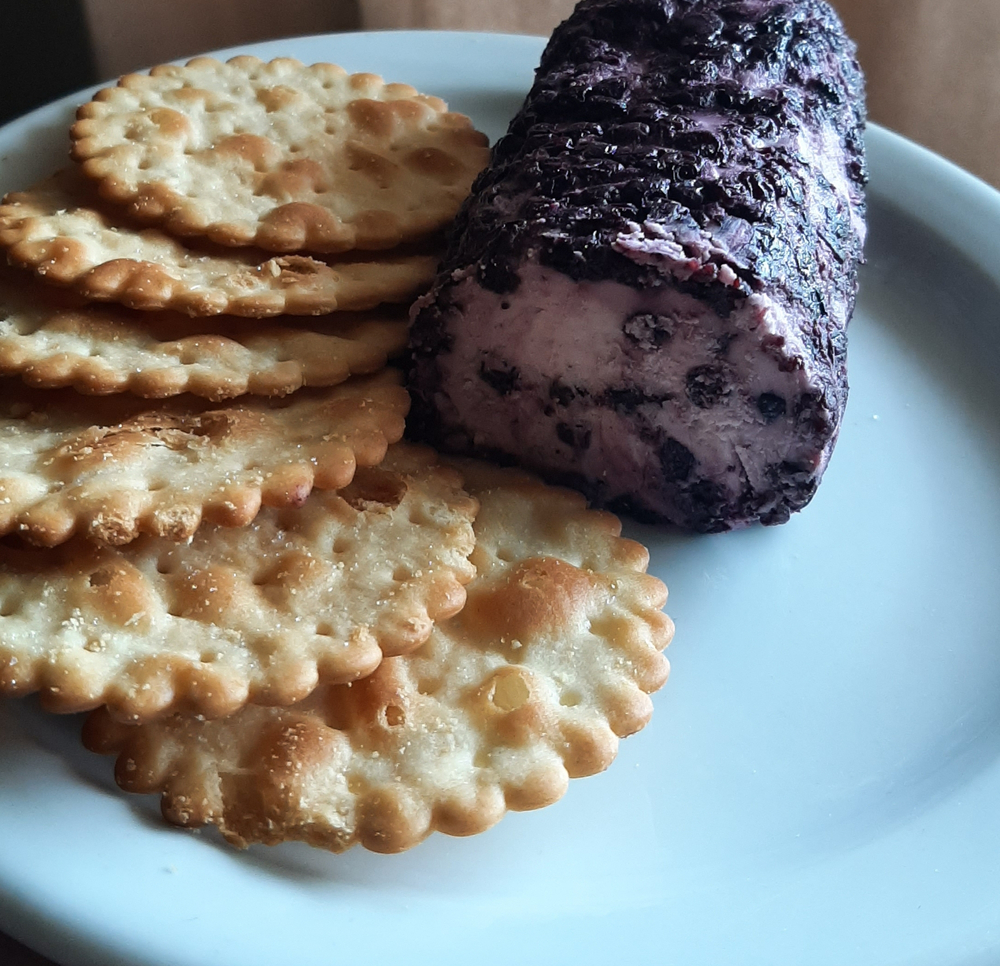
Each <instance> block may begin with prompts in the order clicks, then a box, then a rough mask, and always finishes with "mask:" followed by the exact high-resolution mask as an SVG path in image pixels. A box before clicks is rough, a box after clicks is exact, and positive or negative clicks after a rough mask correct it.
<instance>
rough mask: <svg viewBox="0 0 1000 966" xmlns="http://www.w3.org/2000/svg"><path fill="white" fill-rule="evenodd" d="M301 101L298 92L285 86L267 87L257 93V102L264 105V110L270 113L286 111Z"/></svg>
mask: <svg viewBox="0 0 1000 966" xmlns="http://www.w3.org/2000/svg"><path fill="white" fill-rule="evenodd" d="M301 99H302V98H301V96H300V94H299V93H298V91H296V90H294V89H292V88H291V87H287V86H285V85H284V84H278V85H277V86H275V87H265V88H262V89H260V90H258V91H257V100H258V101H260V103H261V104H263V105H264V109H265V110H266V111H267V112H268V113H272V112H274V111H283V110H286V109H288V108H290V107H292V106H293V105H294V104H295V103H296V102H297V101H300V100H301Z"/></svg>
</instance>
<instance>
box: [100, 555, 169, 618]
mask: <svg viewBox="0 0 1000 966" xmlns="http://www.w3.org/2000/svg"><path fill="white" fill-rule="evenodd" d="M87 584H88V586H89V589H90V590H89V594H88V603H89V604H90V606H91V607H93V608H94V609H95V610H97V611H100V612H101V613H102V614H104V615H106V616H107V617H108V619H109V620H111V621H112V622H113V623H115V624H117V625H119V626H125V625H127V624H130V623H132V624H134V623H135V622H136V621H137V620H140V621H142V620H143V619H144V620H145V621H146V622H148V619H149V615H150V611H151V610H152V608H153V606H154V605H153V598H152V596H151V594H150V589H149V586H148V584H147V583H146V579H145V577H143V575H142V574H141V573H140V572H139V571H138V570H136V568H135V567H133V566H131V565H130V564H128V563H126V562H125V561H116V562H114V563H108V564H105V565H104V566H102V567H100V568H98V569H97V570H95V571H93V572H92V573H91V574H90V576H89V577H88V579H87Z"/></svg>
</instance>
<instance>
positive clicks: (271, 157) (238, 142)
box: [214, 134, 283, 171]
mask: <svg viewBox="0 0 1000 966" xmlns="http://www.w3.org/2000/svg"><path fill="white" fill-rule="evenodd" d="M214 150H215V153H216V154H218V155H226V154H231V155H234V156H235V157H238V158H242V159H243V160H245V161H247V162H249V164H250V165H252V167H253V169H254V171H270V170H272V169H273V168H276V167H277V166H278V165H279V164H280V163H281V159H282V157H283V155H282V151H281V149H280V148H279V147H278V145H276V144H275V143H274V142H273V141H271V140H270V139H268V138H266V137H261V136H260V135H257V134H233V135H231V136H230V137H227V138H224V139H223V140H221V141H219V142H218V143H217V144H216V145H215V149H214Z"/></svg>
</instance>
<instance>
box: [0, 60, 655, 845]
mask: <svg viewBox="0 0 1000 966" xmlns="http://www.w3.org/2000/svg"><path fill="white" fill-rule="evenodd" d="M70 134H71V139H72V143H73V149H72V156H73V158H74V160H75V161H76V162H77V163H76V164H75V165H72V166H71V167H70V168H69V169H67V170H65V171H62V172H59V173H57V174H55V175H54V176H52V177H50V178H49V179H47V180H46V181H43V182H42V183H40V184H38V185H36V186H34V187H32V188H29V189H27V190H25V191H21V192H17V193H14V194H11V195H8V196H7V198H5V199H4V202H3V204H2V206H0V246H2V247H3V249H4V250H5V251H6V254H7V260H8V262H9V266H7V267H4V268H3V269H2V270H0V373H2V374H3V375H2V380H0V438H2V442H3V449H2V455H0V534H2V539H0V694H2V695H5V696H8V697H13V696H20V695H26V694H29V693H33V692H38V693H39V695H40V700H41V703H42V705H43V707H45V708H46V709H48V710H51V711H55V712H80V711H92V712H93V713H92V714H91V715H90V717H89V718H88V720H87V724H86V726H85V733H84V740H85V743H86V744H87V746H88V747H90V748H92V749H93V750H95V751H100V752H104V753H110V754H115V755H117V767H116V777H117V780H118V783H119V784H120V785H121V787H122V788H124V789H126V790H129V791H137V792H158V793H160V794H161V796H162V803H163V811H164V815H165V817H166V818H167V819H168V820H169V821H171V822H174V823H178V824H181V825H188V826H197V825H202V824H206V823H211V824H214V825H216V826H217V827H218V828H219V829H220V830H221V832H222V834H223V835H224V836H225V837H226V839H227V840H229V841H230V842H232V843H234V844H236V845H240V846H245V845H247V844H249V843H252V842H266V843H276V842H280V841H285V840H289V839H298V840H303V841H306V842H309V843H312V844H314V845H318V846H322V847H324V848H328V849H332V850H334V851H341V850H343V849H345V848H348V847H349V846H351V845H353V844H355V843H359V842H360V843H361V844H362V845H364V846H366V847H367V848H370V849H374V850H377V851H383V852H392V851H399V850H402V849H405V848H408V847H410V846H412V845H414V844H416V843H417V842H419V841H420V840H421V839H423V838H424V837H425V836H426V835H427V834H429V833H430V832H431V831H433V830H439V831H443V832H447V833H450V834H457V835H467V834H471V833H473V832H478V831H481V830H483V829H485V828H488V827H489V826H490V825H492V824H493V823H495V822H496V821H497V820H498V819H499V818H500V817H501V815H502V814H503V813H504V811H505V810H507V809H530V808H538V807H540V806H542V805H546V804H549V803H550V802H553V801H555V800H556V799H558V798H559V797H560V796H561V795H562V794H563V792H564V790H565V787H566V784H567V780H568V779H569V778H572V777H577V776H582V775H589V774H592V773H594V772H597V771H600V770H602V769H603V768H605V767H607V765H608V764H609V763H610V762H611V760H612V759H613V757H614V755H615V752H616V749H617V744H618V739H619V738H620V737H622V736H624V735H628V734H631V733H632V732H634V731H636V730H638V729H639V728H641V727H642V726H643V725H644V724H645V723H646V721H647V720H648V718H649V715H650V713H651V709H652V705H651V702H650V699H649V697H648V695H649V694H650V693H651V692H652V691H655V690H656V689H657V688H659V687H660V686H661V685H662V684H663V682H664V681H665V679H666V675H667V668H668V665H667V662H666V660H665V658H664V657H663V655H662V653H661V652H662V650H663V648H664V647H665V645H666V644H667V643H668V642H669V640H670V637H671V634H672V624H671V622H670V620H669V618H667V617H666V616H665V615H664V614H663V612H662V610H661V608H662V606H663V604H664V602H665V600H666V588H665V587H664V586H663V584H662V583H661V582H660V581H658V580H656V579H655V578H652V577H650V576H648V575H647V574H646V573H645V569H646V564H647V561H648V554H647V553H646V551H645V549H644V548H642V547H641V546H640V545H639V544H637V543H634V542H632V541H629V540H623V539H622V538H621V537H620V536H619V534H620V525H619V523H618V521H617V520H616V519H615V518H614V517H613V516H611V515H610V514H607V513H600V512H594V511H590V510H588V509H587V508H586V507H585V504H584V500H583V498H582V497H581V496H579V495H578V494H574V493H571V492H569V491H565V490H560V489H555V488H552V487H548V486H545V485H543V484H542V483H540V482H539V481H537V480H535V479H534V478H533V477H531V476H528V475H527V474H523V473H520V472H518V471H514V470H506V469H500V468H497V467H493V466H490V465H488V464H485V463H480V462H473V461H444V460H443V459H442V458H440V457H439V456H438V455H437V454H435V453H434V452H433V451H431V450H430V449H428V448H426V447H420V446H415V445H412V444H409V443H405V442H402V441H401V440H402V437H403V433H404V429H405V416H406V412H407V409H408V404H409V400H408V396H407V393H406V391H405V389H404V388H403V380H402V377H401V374H400V373H399V372H398V371H397V370H395V369H393V368H391V367H387V362H388V361H389V360H391V359H392V358H393V357H395V356H398V355H399V354H400V353H401V352H402V350H403V349H404V347H405V343H406V308H407V305H408V304H409V303H410V302H411V301H412V300H413V299H414V298H415V297H416V296H418V295H419V294H420V293H421V292H422V291H424V290H425V289H426V288H427V287H428V286H429V284H430V282H431V279H432V277H433V274H434V271H435V268H436V264H437V252H438V246H439V244H440V234H441V232H442V231H443V230H444V229H445V228H446V226H447V225H448V223H449V222H450V221H451V219H452V218H453V217H454V215H455V214H456V212H457V210H458V207H459V206H460V204H461V202H462V200H463V199H464V197H465V196H466V194H467V193H468V190H469V187H470V185H471V183H472V180H473V178H474V177H475V175H476V174H477V173H478V171H479V170H480V169H481V168H482V167H483V166H484V165H485V163H486V161H487V147H486V139H485V138H484V137H483V136H482V135H481V134H479V133H478V132H476V131H475V130H474V129H473V128H472V126H471V124H470V122H469V121H468V119H467V118H465V117H462V116H461V115H457V114H454V113H450V112H448V110H447V108H446V106H445V105H444V103H443V102H442V101H440V100H439V99H437V98H435V97H429V96H426V95H423V94H418V93H417V91H415V90H414V89H413V88H412V87H409V86H407V85H402V84H387V83H385V82H384V81H382V79H381V78H379V77H376V76H374V75H372V74H353V75H349V74H347V73H346V72H345V71H343V70H341V69H340V68H339V67H335V66H333V65H330V64H315V65H312V66H310V67H306V66H304V65H302V64H301V63H299V62H297V61H294V60H289V59H278V60H273V61H271V62H269V63H264V62H262V61H260V60H257V59H255V58H251V57H237V58H235V59H233V60H231V61H228V62H227V63H221V62H219V61H216V60H212V59H209V58H198V59H196V60H193V61H191V62H190V63H188V64H187V65H186V66H183V67H178V66H164V67H157V68H155V69H154V70H152V71H151V72H150V73H149V74H143V75H128V76H126V77H123V78H122V79H121V81H120V82H119V84H118V86H117V87H114V88H110V89H107V90H102V91H100V92H99V93H98V94H97V95H96V96H95V98H94V99H93V100H92V101H91V102H90V103H88V104H85V105H84V106H83V107H82V108H80V110H79V112H78V120H77V122H76V124H74V126H73V127H72V129H71V132H70Z"/></svg>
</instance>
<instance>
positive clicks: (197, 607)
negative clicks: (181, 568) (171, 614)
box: [172, 567, 242, 624]
mask: <svg viewBox="0 0 1000 966" xmlns="http://www.w3.org/2000/svg"><path fill="white" fill-rule="evenodd" d="M241 583H242V582H241V581H240V579H239V578H238V576H237V575H236V574H235V573H234V572H233V571H232V570H230V569H229V568H228V567H207V568H205V569H204V570H196V571H193V572H191V573H187V574H183V575H180V576H178V577H176V578H173V579H172V584H173V604H174V607H175V608H176V612H177V615H178V616H179V617H188V618H190V619H192V620H197V621H204V622H205V623H209V624H218V623H221V622H222V621H223V620H224V619H225V618H226V617H227V615H228V614H229V613H230V612H231V611H232V610H233V608H234V607H238V606H239V604H240V599H241V596H242V594H241Z"/></svg>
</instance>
